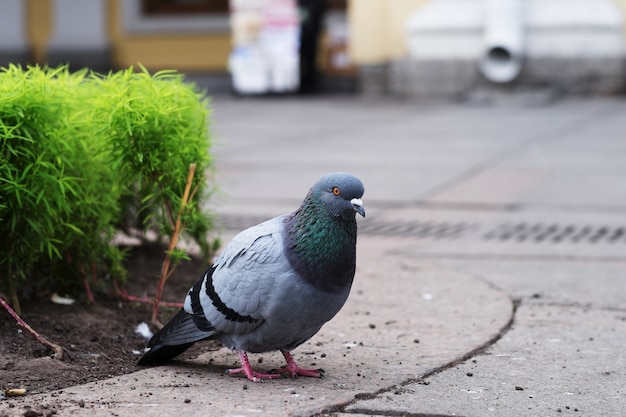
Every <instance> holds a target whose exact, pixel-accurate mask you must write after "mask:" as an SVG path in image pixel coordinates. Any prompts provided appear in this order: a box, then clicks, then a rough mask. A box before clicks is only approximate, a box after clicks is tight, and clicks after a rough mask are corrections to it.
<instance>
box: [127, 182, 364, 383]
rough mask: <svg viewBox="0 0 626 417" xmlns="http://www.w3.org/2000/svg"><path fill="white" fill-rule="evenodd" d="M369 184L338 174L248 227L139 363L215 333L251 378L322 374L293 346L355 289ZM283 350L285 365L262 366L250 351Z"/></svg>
mask: <svg viewBox="0 0 626 417" xmlns="http://www.w3.org/2000/svg"><path fill="white" fill-rule="evenodd" d="M364 191H365V190H364V187H363V183H362V182H361V181H360V180H359V179H358V178H356V177H355V176H353V175H350V174H347V173H331V174H327V175H325V176H323V177H322V178H320V179H319V180H318V181H317V182H316V183H315V184H314V185H313V187H311V189H310V190H309V192H308V193H307V195H306V197H305V199H304V201H303V202H302V204H301V206H300V207H299V208H298V209H297V210H296V211H294V212H293V213H290V214H285V215H282V216H278V217H275V218H273V219H271V220H267V221H265V222H263V223H260V224H258V225H256V226H253V227H251V228H249V229H246V230H244V231H242V232H240V233H239V234H238V235H237V236H235V237H234V238H233V240H232V241H231V242H230V243H229V244H228V245H227V246H226V247H225V248H224V250H223V251H222V253H221V254H220V255H219V256H218V257H217V259H215V261H214V263H213V265H212V266H211V267H210V268H209V270H208V271H207V272H206V273H205V274H204V276H203V277H202V278H201V279H200V280H199V281H198V282H196V283H195V285H194V286H193V287H191V289H190V290H189V292H188V293H187V296H186V298H185V301H184V304H183V308H182V309H181V310H180V311H179V312H178V313H177V314H176V315H175V316H174V317H173V318H172V319H171V320H170V321H169V322H168V323H167V324H166V325H165V326H164V327H163V328H162V329H161V330H159V331H158V332H157V333H155V334H154V336H152V338H151V339H150V340H149V342H148V346H147V348H146V352H145V353H144V355H143V356H142V358H141V359H140V360H139V362H138V364H139V365H157V364H161V363H164V362H167V361H169V360H170V359H173V358H174V357H176V356H178V355H179V354H181V353H182V352H184V351H185V350H186V349H187V348H189V347H190V346H191V345H193V344H194V343H195V342H197V341H200V340H206V339H217V340H219V341H220V342H221V343H222V344H223V345H224V346H226V347H228V348H230V349H232V350H235V351H236V352H237V353H238V354H239V359H240V361H241V367H240V368H236V369H229V370H228V371H226V373H228V374H231V375H232V374H241V373H243V374H244V375H245V376H246V377H247V378H248V379H249V380H251V381H254V382H263V381H264V380H265V379H274V378H280V377H283V376H285V375H289V376H291V377H292V378H295V377H297V376H309V377H317V378H321V377H323V376H324V371H323V370H321V369H304V368H301V367H300V366H299V365H298V364H297V363H296V361H295V360H294V358H293V357H292V355H291V351H293V350H294V349H295V348H296V347H298V346H299V345H301V344H302V343H304V342H306V341H307V340H309V339H310V338H311V337H313V335H315V334H316V333H317V332H318V331H319V330H320V328H321V327H322V326H323V325H324V324H325V323H326V322H327V321H329V320H330V319H332V318H333V317H334V316H335V315H336V314H337V313H338V312H339V310H340V309H341V308H342V307H343V305H344V303H345V302H346V300H347V298H348V294H349V293H350V288H351V286H352V282H353V279H354V273H355V268H356V236H357V223H356V213H359V214H360V215H361V216H363V217H365V209H364V208H363V202H362V200H361V197H362V196H363V193H364ZM276 350H278V351H280V352H281V353H282V355H283V356H284V358H285V361H286V362H287V365H286V366H284V367H283V368H280V369H278V370H273V371H270V372H268V373H261V372H256V371H254V370H253V369H252V368H251V366H250V362H249V360H248V355H247V354H248V353H262V352H270V351H276Z"/></svg>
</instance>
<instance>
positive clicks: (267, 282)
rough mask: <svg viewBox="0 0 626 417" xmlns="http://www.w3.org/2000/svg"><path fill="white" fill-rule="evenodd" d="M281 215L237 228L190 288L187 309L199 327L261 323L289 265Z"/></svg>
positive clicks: (238, 330) (240, 329) (244, 329)
mask: <svg viewBox="0 0 626 417" xmlns="http://www.w3.org/2000/svg"><path fill="white" fill-rule="evenodd" d="M282 219H283V217H282V216H281V217H277V218H274V219H271V220H268V221H266V222H264V223H261V224H259V225H257V226H254V227H251V228H249V229H246V230H244V231H243V232H241V233H239V234H238V235H237V236H235V237H234V238H233V240H232V241H231V242H230V243H229V244H228V246H226V248H225V249H224V251H223V252H222V254H221V255H220V256H219V257H218V258H217V259H216V260H215V263H214V264H213V267H212V268H211V269H210V270H209V271H208V272H207V273H206V274H205V276H204V277H203V279H202V280H200V281H198V283H196V285H194V287H193V288H192V289H191V290H190V291H189V293H188V294H187V297H186V298H185V305H184V309H185V311H186V312H187V313H189V314H191V315H193V316H194V321H195V323H196V325H197V326H198V327H199V328H201V329H202V328H206V329H207V330H208V329H214V331H216V332H217V333H221V334H224V333H226V334H233V333H235V334H244V333H248V332H251V331H253V330H254V329H256V328H257V327H258V326H260V325H261V323H263V320H264V317H263V312H264V310H266V309H267V306H266V302H267V301H268V299H269V294H270V293H271V292H272V288H273V286H274V284H275V277H276V276H278V275H279V274H281V273H284V271H285V269H288V268H290V266H289V263H288V261H287V260H286V258H285V256H284V253H283V244H282V237H281V230H282V227H283V221H282Z"/></svg>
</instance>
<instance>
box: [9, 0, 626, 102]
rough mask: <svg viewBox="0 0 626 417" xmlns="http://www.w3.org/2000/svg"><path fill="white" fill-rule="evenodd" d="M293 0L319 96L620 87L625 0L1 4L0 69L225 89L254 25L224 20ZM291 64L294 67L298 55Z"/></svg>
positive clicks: (25, 0) (30, 0)
mask: <svg viewBox="0 0 626 417" xmlns="http://www.w3.org/2000/svg"><path fill="white" fill-rule="evenodd" d="M316 3H318V4H323V5H324V6H323V10H322V12H316V11H315V7H317V6H315V4H316ZM298 4H299V5H300V8H299V9H298V10H297V14H296V15H294V16H296V19H298V20H299V23H300V27H301V28H304V26H302V24H303V23H302V22H304V21H306V19H308V18H310V17H311V16H312V15H314V13H320V15H321V22H322V23H321V29H320V33H319V42H318V44H317V45H314V46H316V48H315V56H316V65H317V67H318V68H319V70H320V74H321V77H320V88H321V90H322V91H354V92H356V91H360V92H365V93H381V94H386V93H391V94H395V95H400V96H410V97H421V96H433V95H434V96H440V95H444V96H446V95H458V94H464V93H466V92H468V91H470V90H472V89H475V88H477V87H480V86H497V87H498V88H509V87H511V86H513V87H519V86H551V87H554V88H558V89H560V90H562V91H566V92H583V93H616V92H621V91H622V90H623V87H624V63H625V60H624V57H625V47H624V37H625V31H624V25H623V20H624V13H626V0H326V1H319V0H309V1H305V0H301V1H299V2H298V1H296V0H263V1H262V0H252V1H247V2H246V0H230V1H229V0H2V1H0V66H4V65H7V64H8V63H20V64H28V63H38V64H45V63H48V64H50V65H57V64H60V63H70V64H71V66H72V67H73V68H80V67H84V66H87V67H91V68H93V69H96V70H99V71H106V70H108V69H118V68H126V67H128V66H130V65H135V66H136V65H137V64H141V65H143V66H145V67H147V68H148V69H149V70H153V71H154V70H159V69H164V68H173V69H177V70H179V71H183V72H186V73H189V74H192V75H193V76H196V77H201V78H202V79H204V80H205V81H206V82H207V83H210V84H211V85H212V86H213V87H214V88H216V89H218V88H222V89H230V88H231V81H232V79H231V75H230V73H229V69H231V70H233V69H234V68H235V67H237V65H236V64H237V63H238V62H239V63H240V62H242V61H237V60H235V61H233V55H234V54H233V52H234V51H237V46H238V45H240V44H241V39H242V37H241V36H237V34H238V33H239V34H241V33H254V31H255V27H256V26H255V23H254V19H247V20H246V19H243V20H241V19H239V20H237V19H233V16H235V15H236V14H237V13H238V12H241V11H245V10H246V8H248V9H250V8H252V9H254V7H256V8H257V12H258V13H261V14H264V15H265V14H266V11H267V10H269V9H270V8H276V7H283V8H284V10H287V9H288V8H289V7H291V6H294V7H295V6H297V5H298ZM255 5H256V6H255ZM240 14H241V13H240ZM287 15H288V13H287V14H282V15H281V16H282V17H281V18H280V19H276V14H275V15H274V19H273V20H271V21H272V22H274V23H273V25H274V26H273V27H274V28H276V27H277V25H282V26H281V30H282V29H284V28H285V25H287V24H292V23H293V20H290V19H291V18H285V16H287ZM242 21H243V22H244V23H243V24H242V23H241V22H242ZM237 22H239V24H238V23H237ZM265 22H266V23H261V25H263V24H267V22H268V20H267V19H266V20H265ZM277 22H278V23H277ZM289 22H291V23H289ZM307 30H308V29H307ZM276 33H277V32H276V31H274V32H273V35H272V36H274V35H276ZM286 33H287V32H285V31H283V35H285V34H286ZM290 33H292V32H290ZM285 36H288V35H285ZM285 36H283V38H281V39H283V40H284V39H286V37H285ZM270 38H271V39H278V38H279V37H276V36H274V37H270ZM270 38H268V39H270ZM300 41H301V40H300ZM244 42H246V41H245V40H244ZM305 42H306V41H305ZM279 43H280V42H279ZM284 44H285V45H287V46H286V47H287V48H289V47H290V48H292V49H293V44H290V43H289V42H284ZM289 45H291V46H289ZM296 46H297V43H296ZM274 49H276V48H274ZM277 50H278V49H277ZM239 52H241V50H239ZM274 56H275V57H274V58H272V59H271V61H275V60H276V59H278V58H281V59H282V58H284V57H285V56H286V55H284V53H283V52H280V50H278V53H276V54H275V55H274ZM239 57H240V58H241V54H240V55H239ZM276 57H278V58H276ZM283 61H285V60H283ZM285 62H287V61H285ZM285 62H284V65H288V64H287V63H285ZM299 65H300V67H301V69H302V66H303V65H304V66H306V62H305V64H303V61H302V57H300V63H299ZM237 68H238V67H237ZM281 68H287V67H286V66H283V67H281ZM300 77H303V75H302V74H300ZM281 82H282V84H280V83H279V84H280V85H283V86H284V85H289V79H288V78H284V77H283V78H282V81H281ZM281 88H284V87H281ZM261 90H262V88H261ZM287 90H289V88H287Z"/></svg>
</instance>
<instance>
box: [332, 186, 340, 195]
mask: <svg viewBox="0 0 626 417" xmlns="http://www.w3.org/2000/svg"><path fill="white" fill-rule="evenodd" d="M340 193H341V191H339V188H337V187H333V194H335V195H339V194H340Z"/></svg>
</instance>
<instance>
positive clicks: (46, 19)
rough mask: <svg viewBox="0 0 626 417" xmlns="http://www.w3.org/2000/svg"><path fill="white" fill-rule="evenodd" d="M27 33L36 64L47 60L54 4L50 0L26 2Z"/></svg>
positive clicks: (28, 0) (30, 0)
mask: <svg viewBox="0 0 626 417" xmlns="http://www.w3.org/2000/svg"><path fill="white" fill-rule="evenodd" d="M26 16H27V19H26V32H27V36H28V40H29V42H30V44H31V48H32V54H33V59H34V61H35V62H36V63H43V62H45V60H46V43H47V41H48V38H49V37H50V35H51V34H52V21H51V20H52V19H51V18H50V17H51V16H52V4H51V3H50V0H27V1H26Z"/></svg>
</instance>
